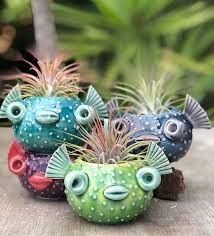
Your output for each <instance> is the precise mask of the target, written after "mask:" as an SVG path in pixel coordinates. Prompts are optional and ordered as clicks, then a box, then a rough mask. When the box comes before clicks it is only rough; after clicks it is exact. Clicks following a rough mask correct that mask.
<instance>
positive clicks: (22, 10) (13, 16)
mask: <svg viewBox="0 0 214 236" xmlns="http://www.w3.org/2000/svg"><path fill="white" fill-rule="evenodd" d="M29 18H31V7H30V0H4V8H3V10H2V11H1V16H0V19H1V21H2V22H7V23H8V22H15V23H16V22H18V21H23V20H24V21H25V20H27V19H29Z"/></svg>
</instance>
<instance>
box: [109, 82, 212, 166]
mask: <svg viewBox="0 0 214 236" xmlns="http://www.w3.org/2000/svg"><path fill="white" fill-rule="evenodd" d="M173 87H174V88H173ZM117 88H118V89H119V92H118V93H116V98H115V99H116V100H117V99H118V100H120V101H121V100H122V101H121V104H122V105H121V107H122V108H123V109H124V108H125V109H126V115H123V116H122V117H120V114H119V113H118V115H116V116H115V119H116V121H115V122H116V123H117V122H119V123H122V124H123V125H124V127H128V128H125V129H124V132H128V131H134V130H135V131H136V132H133V134H132V136H131V138H130V139H131V140H132V142H136V141H142V142H145V141H153V142H156V143H157V144H158V145H159V146H160V147H161V148H162V149H163V150H164V152H165V154H166V156H167V157H168V159H169V161H170V162H173V161H177V160H179V159H180V158H181V157H183V156H184V155H185V154H186V153H187V151H188V150H189V147H190V145H191V142H192V129H193V128H205V129H209V128H211V124H210V121H209V118H208V116H207V114H206V112H205V111H204V109H203V108H202V107H201V106H200V105H199V103H198V102H197V101H195V100H194V98H192V97H191V96H189V95H187V96H186V100H185V105H184V109H183V112H182V111H181V110H180V109H179V107H178V106H176V105H175V104H177V103H178V102H179V100H176V99H175V96H176V90H177V88H176V84H173V80H172V81H171V82H169V80H166V78H165V77H162V78H160V79H154V80H151V81H148V80H145V79H144V78H143V77H139V80H138V84H136V85H134V84H133V85H124V84H122V85H120V86H118V87H117ZM115 99H114V100H112V101H110V102H109V103H108V107H109V109H110V110H111V111H112V110H115V111H117V110H119V109H120V108H119V107H117V106H118V105H117V103H116V102H115ZM114 113H115V112H114ZM132 142H130V143H132ZM135 151H136V150H135ZM141 151H142V149H141V148H140V149H139V150H138V151H137V152H141Z"/></svg>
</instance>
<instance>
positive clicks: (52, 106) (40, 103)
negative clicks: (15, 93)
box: [13, 97, 82, 154]
mask: <svg viewBox="0 0 214 236" xmlns="http://www.w3.org/2000/svg"><path fill="white" fill-rule="evenodd" d="M22 103H23V104H24V106H25V107H26V113H25V115H24V117H23V119H22V120H21V121H20V122H18V123H16V124H14V125H13V129H14V134H15V137H16V138H17V139H18V140H19V142H20V144H21V145H22V146H23V147H24V149H25V150H29V151H33V152H36V153H45V154H47V153H50V154H51V153H53V152H54V151H55V150H56V149H57V147H58V146H59V145H60V143H62V142H68V143H69V142H71V143H75V144H79V143H80V141H79V139H77V138H74V137H72V136H71V135H69V134H73V135H75V136H79V132H78V127H79V126H78V123H77V121H76V118H75V116H74V112H75V110H76V109H77V107H78V106H79V105H80V104H82V103H81V101H80V99H79V98H78V97H74V98H71V99H66V98H63V97H31V98H28V99H24V100H23V101H22ZM41 111H53V112H56V113H57V114H59V120H58V121H56V122H54V123H52V124H39V123H38V122H37V120H36V115H37V114H38V113H39V112H41Z"/></svg>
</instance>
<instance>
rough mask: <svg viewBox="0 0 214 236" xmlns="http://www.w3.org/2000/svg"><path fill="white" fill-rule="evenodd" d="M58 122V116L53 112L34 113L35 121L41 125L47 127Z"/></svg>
mask: <svg viewBox="0 0 214 236" xmlns="http://www.w3.org/2000/svg"><path fill="white" fill-rule="evenodd" d="M58 120H59V114H58V113H56V112H54V111H39V112H37V113H36V121H37V122H38V123H39V124H41V125H49V124H53V123H56V122H57V121H58Z"/></svg>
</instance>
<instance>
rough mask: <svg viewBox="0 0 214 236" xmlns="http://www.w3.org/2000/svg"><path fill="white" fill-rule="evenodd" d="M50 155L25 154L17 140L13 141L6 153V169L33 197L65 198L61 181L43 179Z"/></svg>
mask: <svg viewBox="0 0 214 236" xmlns="http://www.w3.org/2000/svg"><path fill="white" fill-rule="evenodd" d="M50 158H51V155H50V154H35V153H32V152H26V151H25V150H24V149H23V148H22V146H21V145H20V144H19V143H18V141H17V140H13V142H12V143H11V145H10V148H9V152H8V168H9V170H10V171H11V172H12V173H13V174H15V175H17V176H18V178H19V180H20V182H21V183H22V185H23V187H24V188H25V189H26V190H27V191H28V192H30V193H31V194H32V195H33V196H35V197H38V198H45V199H53V200H57V199H62V198H65V193H64V190H65V187H64V182H63V181H62V180H52V179H49V178H46V177H45V171H46V169H47V165H48V162H49V160H50Z"/></svg>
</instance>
